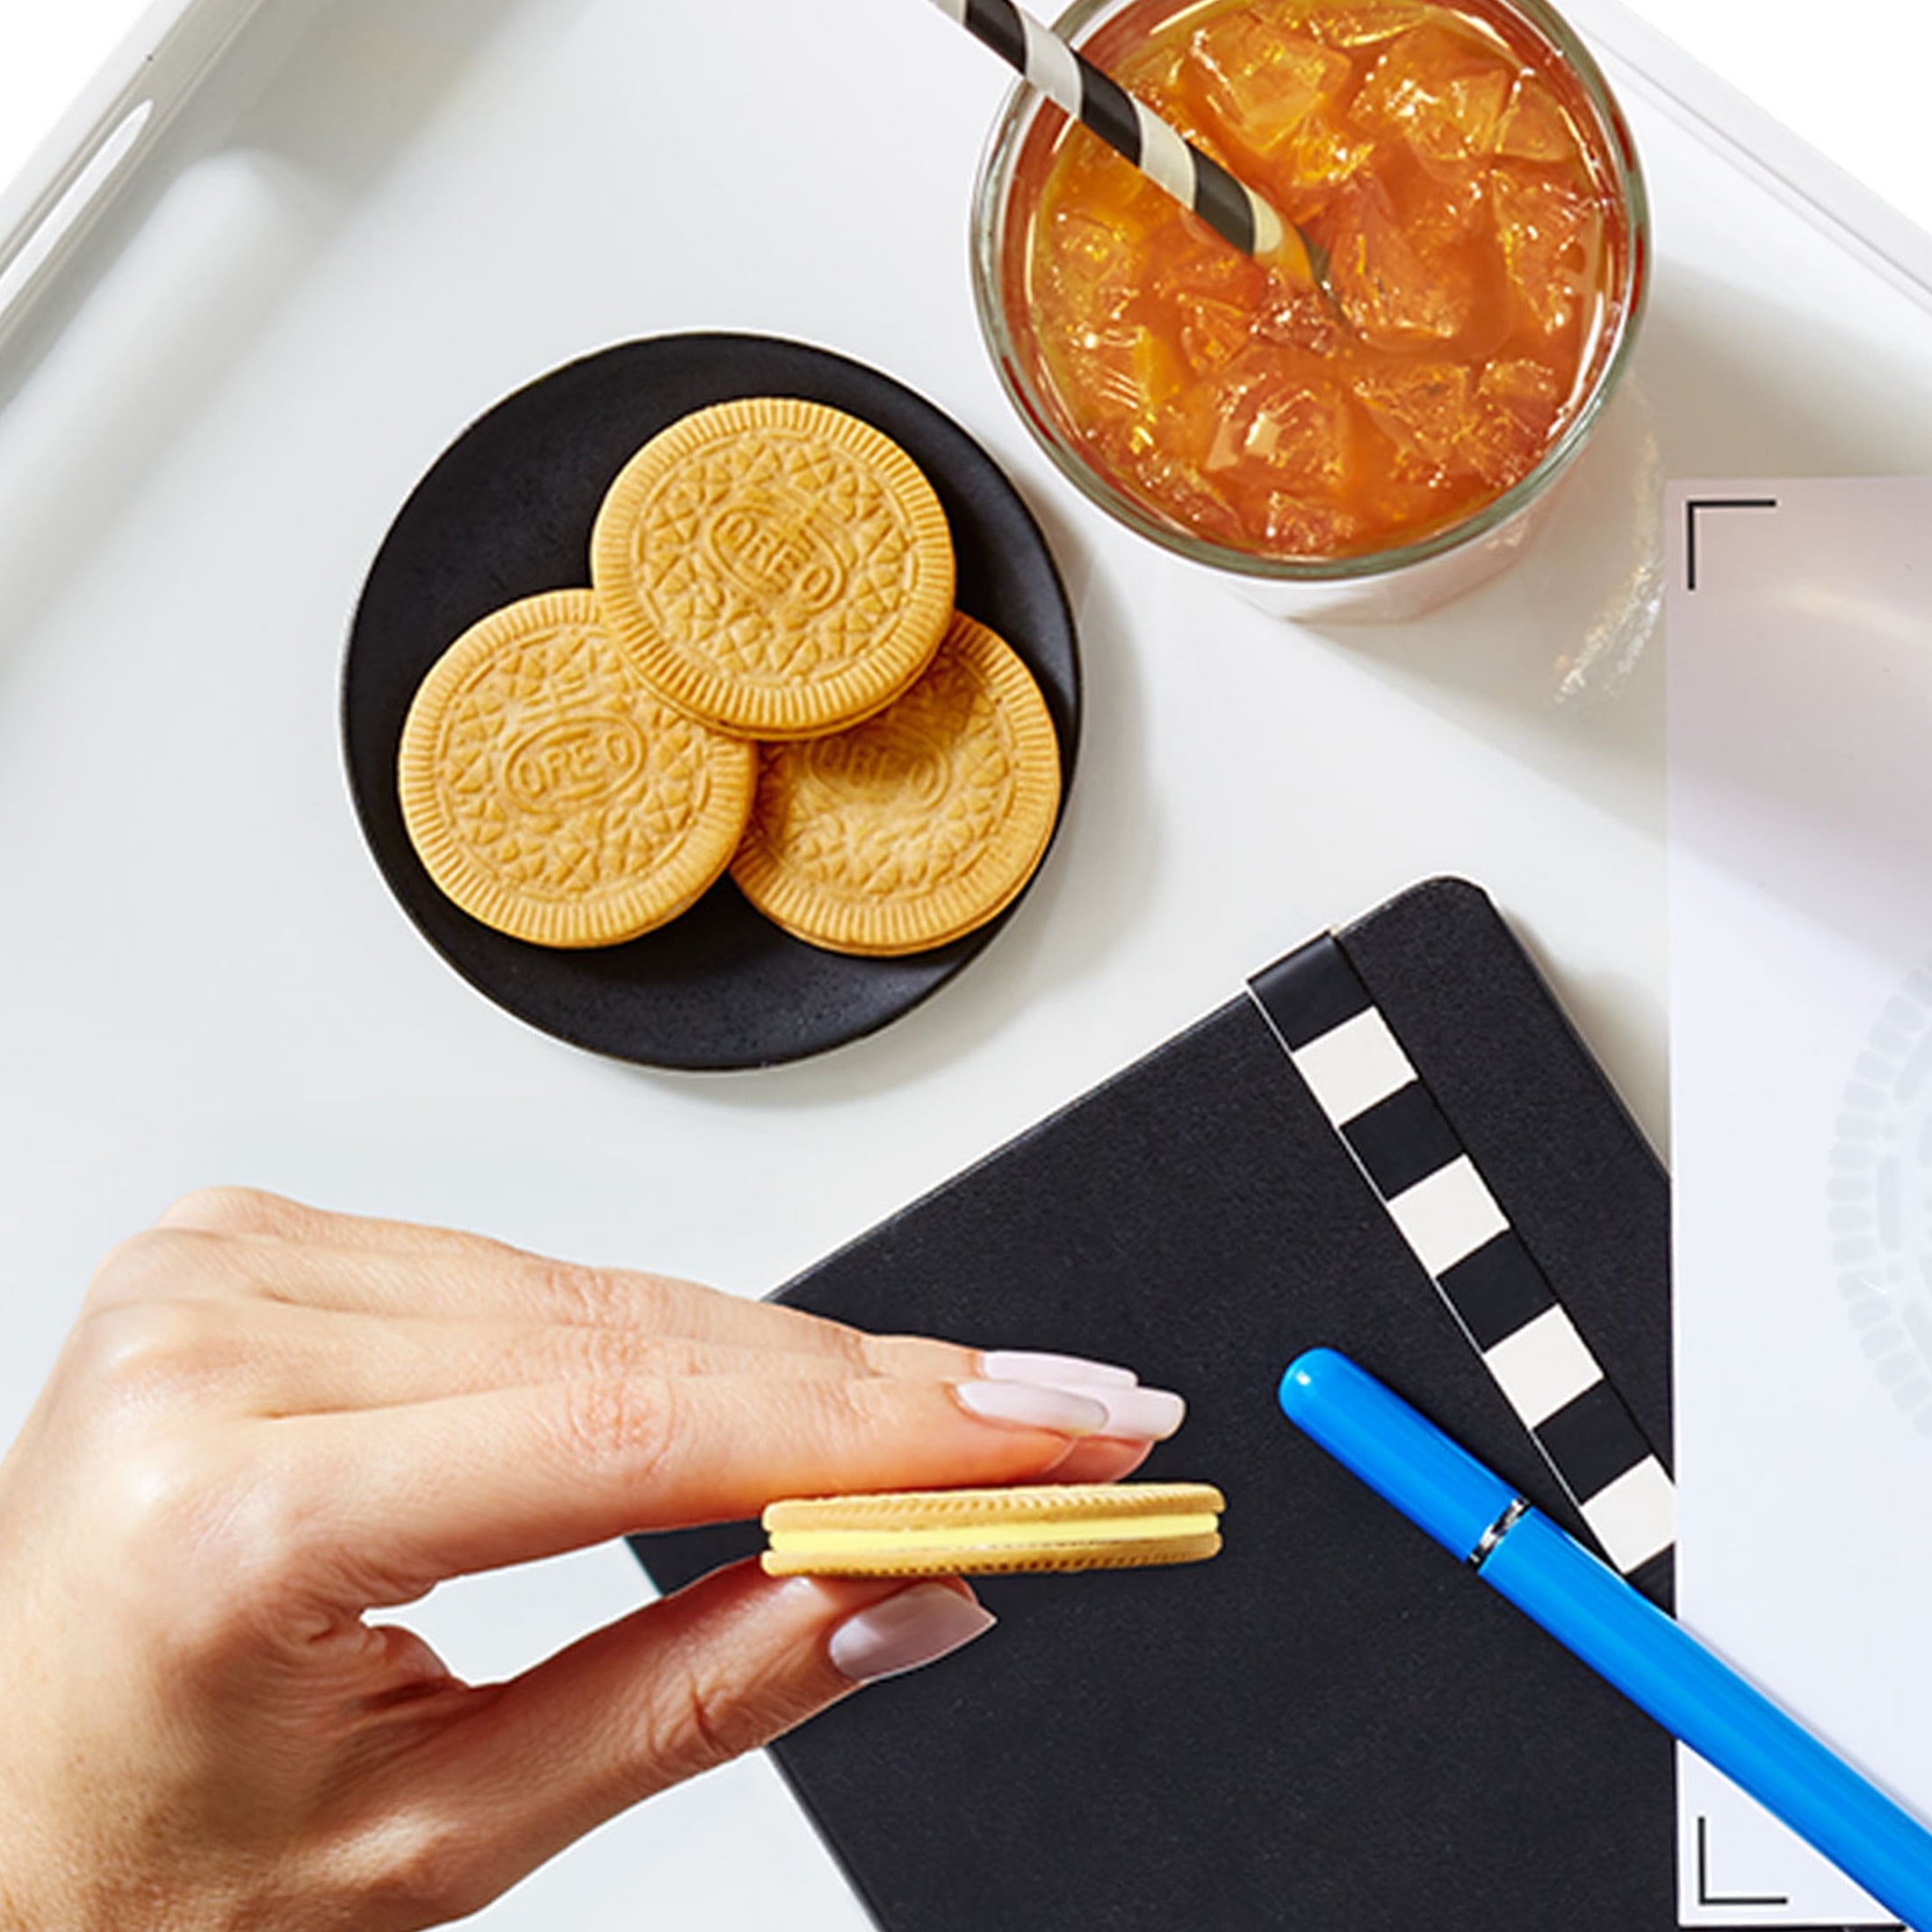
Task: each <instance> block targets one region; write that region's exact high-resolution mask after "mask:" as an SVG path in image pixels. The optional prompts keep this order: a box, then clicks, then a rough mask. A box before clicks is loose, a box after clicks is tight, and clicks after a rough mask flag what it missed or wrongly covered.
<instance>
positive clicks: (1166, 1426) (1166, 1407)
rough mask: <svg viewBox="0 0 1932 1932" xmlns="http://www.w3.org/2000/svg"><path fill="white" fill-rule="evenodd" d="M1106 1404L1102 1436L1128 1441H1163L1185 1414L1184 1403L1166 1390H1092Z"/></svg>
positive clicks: (1180, 1422)
mask: <svg viewBox="0 0 1932 1932" xmlns="http://www.w3.org/2000/svg"><path fill="white" fill-rule="evenodd" d="M1093 1393H1094V1394H1095V1395H1098V1396H1099V1398H1100V1400H1101V1401H1102V1402H1105V1403H1106V1404H1107V1426H1106V1427H1105V1428H1104V1429H1102V1430H1101V1431H1100V1433H1101V1434H1102V1435H1103V1436H1119V1437H1121V1438H1123V1439H1125V1440H1126V1441H1128V1442H1165V1441H1166V1439H1167V1438H1168V1437H1170V1436H1171V1435H1172V1434H1173V1432H1174V1431H1176V1430H1177V1429H1179V1427H1180V1425H1181V1424H1182V1422H1183V1421H1184V1420H1185V1419H1186V1415H1187V1404H1186V1402H1183V1401H1182V1400H1181V1398H1180V1397H1179V1395H1175V1394H1174V1392H1173V1391H1172V1390H1171V1389H1170V1388H1113V1387H1111V1386H1109V1387H1107V1388H1096V1389H1095V1390H1094V1391H1093Z"/></svg>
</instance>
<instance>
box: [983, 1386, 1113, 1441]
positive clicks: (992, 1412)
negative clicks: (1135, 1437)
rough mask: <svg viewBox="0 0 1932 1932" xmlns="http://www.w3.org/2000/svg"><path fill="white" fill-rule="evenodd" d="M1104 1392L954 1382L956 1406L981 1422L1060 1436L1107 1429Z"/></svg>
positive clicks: (1092, 1432)
mask: <svg viewBox="0 0 1932 1932" xmlns="http://www.w3.org/2000/svg"><path fill="white" fill-rule="evenodd" d="M1105 1392H1106V1391H1105V1390H1104V1388H1102V1387H1101V1386H1100V1385H1098V1384H1095V1385H1091V1386H1089V1387H1088V1388H1085V1389H1072V1388H1051V1387H1047V1386H1043V1385H1042V1384H1039V1383H1034V1382H955V1383H954V1385H953V1393H954V1394H955V1395H956V1396H958V1398H959V1405H960V1407H961V1408H962V1409H965V1410H966V1411H967V1412H968V1413H969V1414H970V1415H974V1416H977V1417H980V1419H981V1420H982V1421H984V1422H1004V1423H1011V1424H1013V1425H1014V1426H1015V1427H1017V1428H1020V1429H1051V1430H1053V1431H1056V1432H1057V1433H1058V1434H1060V1435H1063V1436H1097V1435H1099V1434H1100V1433H1101V1432H1102V1431H1104V1430H1105V1429H1106V1427H1107V1403H1106V1402H1103V1401H1101V1400H1100V1397H1101V1395H1103V1394H1104V1393H1105Z"/></svg>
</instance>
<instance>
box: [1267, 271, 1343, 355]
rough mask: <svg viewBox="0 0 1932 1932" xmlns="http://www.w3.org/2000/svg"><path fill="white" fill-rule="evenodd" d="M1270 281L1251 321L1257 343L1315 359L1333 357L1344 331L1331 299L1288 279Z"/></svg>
mask: <svg viewBox="0 0 1932 1932" xmlns="http://www.w3.org/2000/svg"><path fill="white" fill-rule="evenodd" d="M1269 280H1270V286H1269V290H1268V293H1267V296H1266V298H1265V300H1264V301H1262V302H1261V303H1260V304H1259V305H1258V306H1257V307H1256V309H1255V311H1254V314H1253V315H1252V317H1251V329H1252V332H1253V335H1254V337H1255V339H1256V341H1258V342H1279V343H1280V344H1281V345H1282V346H1283V347H1284V348H1288V349H1305V350H1308V353H1309V354H1310V355H1314V356H1329V355H1332V354H1333V353H1334V352H1335V350H1336V348H1337V343H1338V342H1339V340H1340V332H1339V331H1338V330H1337V328H1336V323H1335V312H1334V310H1333V309H1331V308H1330V306H1329V302H1328V298H1327V297H1326V296H1324V295H1323V294H1321V293H1320V292H1318V291H1317V290H1315V289H1311V288H1302V287H1301V286H1300V285H1298V284H1295V283H1292V282H1290V281H1289V280H1288V279H1287V278H1286V277H1285V276H1272V277H1271V278H1269Z"/></svg>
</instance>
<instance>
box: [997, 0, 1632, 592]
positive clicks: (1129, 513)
mask: <svg viewBox="0 0 1932 1932" xmlns="http://www.w3.org/2000/svg"><path fill="white" fill-rule="evenodd" d="M1135 4H1140V0H1072V4H1071V5H1070V6H1069V7H1067V8H1066V10H1065V11H1063V13H1061V14H1060V16H1059V17H1058V18H1056V20H1055V21H1054V23H1053V26H1054V31H1055V32H1056V33H1058V34H1060V35H1061V36H1063V38H1064V39H1067V40H1072V41H1074V42H1075V43H1076V44H1078V40H1079V38H1080V36H1081V33H1082V31H1083V30H1084V29H1085V28H1087V27H1089V26H1090V25H1093V24H1094V23H1095V22H1096V20H1097V18H1099V16H1101V15H1102V14H1107V13H1117V12H1119V11H1122V10H1123V9H1124V8H1126V7H1128V6H1131V5H1135ZM1187 4H1189V0H1176V5H1175V8H1174V11H1177V12H1178V11H1182V9H1183V8H1184V7H1185V6H1186V5H1187ZM1445 4H1453V0H1445ZM1489 4H1492V5H1496V6H1499V7H1502V8H1503V9H1504V10H1505V11H1508V12H1510V13H1512V14H1514V15H1515V16H1516V17H1517V18H1518V19H1520V20H1522V21H1523V22H1524V23H1525V25H1528V26H1530V27H1531V28H1532V29H1533V30H1534V31H1535V32H1537V33H1539V34H1540V35H1541V36H1542V38H1543V39H1544V40H1545V41H1546V42H1547V43H1548V45H1549V46H1550V47H1551V48H1552V49H1553V50H1554V52H1555V53H1556V54H1558V55H1559V56H1560V57H1561V59H1562V60H1563V61H1565V62H1566V63H1567V64H1568V66H1569V68H1571V69H1572V71H1573V72H1574V73H1575V76H1576V77H1577V79H1578V81H1579V82H1580V83H1582V89H1583V92H1584V94H1585V95H1586V97H1588V99H1589V101H1590V106H1591V108H1592V110H1593V111H1594V112H1595V113H1596V115H1597V119H1598V122H1599V124H1600V126H1601V130H1602V133H1603V134H1604V148H1605V152H1606V154H1607V156H1608V159H1609V162H1610V164H1611V170H1612V174H1613V177H1614V181H1615V185H1616V187H1617V188H1618V191H1619V192H1620V193H1621V195H1622V197H1623V201H1624V205H1625V208H1626V213H1627V216H1628V226H1629V234H1630V244H1629V251H1628V253H1629V259H1628V262H1627V263H1626V270H1625V275H1624V278H1623V281H1622V283H1621V284H1620V285H1619V286H1618V288H1617V289H1616V290H1615V291H1614V292H1613V293H1614V295H1615V296H1616V297H1617V298H1618V311H1617V319H1616V322H1615V332H1614V335H1612V338H1611V343H1610V347H1609V350H1608V353H1607V354H1606V355H1605V356H1604V360H1603V366H1602V367H1601V368H1600V369H1599V370H1598V371H1597V379H1596V380H1595V382H1594V383H1592V385H1591V386H1590V393H1588V394H1587V395H1586V396H1585V397H1584V398H1583V400H1582V403H1580V404H1579V405H1578V407H1577V408H1576V411H1575V415H1573V416H1572V417H1571V418H1570V420H1569V422H1568V423H1567V424H1566V425H1565V426H1564V428H1563V429H1562V431H1561V434H1560V435H1559V436H1556V437H1555V439H1554V441H1553V442H1552V443H1550V445H1549V447H1548V448H1547V449H1546V450H1545V451H1544V452H1543V453H1542V455H1541V456H1540V457H1539V458H1537V460H1536V462H1535V464H1534V465H1532V467H1531V468H1530V469H1529V470H1528V471H1526V472H1525V473H1524V474H1523V475H1522V476H1521V477H1519V478H1518V479H1517V480H1516V481H1515V482H1514V483H1512V484H1511V485H1510V487H1509V488H1508V489H1506V490H1504V491H1503V492H1502V493H1501V494H1498V495H1496V496H1493V497H1491V498H1490V499H1489V501H1487V502H1484V503H1482V504H1480V505H1479V506H1478V507H1477V508H1474V510H1472V511H1470V512H1469V514H1468V515H1467V516H1463V517H1460V518H1459V519H1458V520H1457V521H1456V522H1455V523H1450V524H1447V525H1445V527H1444V528H1442V529H1440V530H1431V531H1430V532H1429V534H1428V535H1427V536H1424V537H1417V538H1416V539H1415V540H1414V541H1412V542H1410V543H1407V544H1397V545H1396V546H1395V547H1394V548H1392V549H1388V550H1380V551H1367V552H1365V553H1363V554H1361V555H1359V556H1354V557H1261V556H1257V555H1255V554H1253V553H1252V552H1250V551H1238V550H1230V549H1229V548H1228V547H1227V546H1226V545H1225V544H1217V543H1215V542H1212V541H1211V540H1209V539H1208V538H1207V537H1197V536H1195V535H1193V533H1192V532H1190V531H1187V530H1182V529H1180V528H1179V527H1178V526H1176V525H1175V524H1172V523H1165V522H1163V521H1162V520H1161V519H1160V518H1159V517H1157V516H1156V515H1154V514H1153V513H1152V512H1151V511H1150V510H1148V509H1146V508H1144V507H1143V506H1142V505H1141V504H1140V503H1138V502H1136V501H1135V500H1134V499H1133V498H1132V497H1130V496H1128V494H1127V493H1126V492H1125V491H1124V490H1122V489H1121V488H1119V487H1116V486H1115V485H1114V483H1112V482H1111V481H1110V480H1109V479H1107V477H1105V476H1103V475H1102V474H1101V473H1100V472H1099V470H1098V469H1096V468H1094V467H1093V466H1092V465H1091V464H1089V463H1088V462H1087V461H1086V460H1085V458H1084V457H1083V456H1082V455H1081V454H1080V453H1079V452H1078V450H1077V449H1075V448H1074V447H1073V446H1072V444H1071V441H1070V440H1069V438H1068V437H1067V436H1066V435H1065V433H1064V432H1063V430H1062V429H1060V427H1059V425H1058V424H1057V423H1056V422H1055V421H1054V419H1053V415H1052V412H1051V410H1050V409H1049V407H1048V405H1047V403H1046V400H1045V398H1044V397H1042V396H1041V395H1038V394H1036V393H1034V389H1033V386H1032V384H1031V381H1030V377H1029V375H1028V372H1027V370H1026V369H1025V367H1024V366H1023V358H1022V357H1020V354H1019V351H1018V348H1017V345H1016V344H1015V342H1014V341H1013V333H1012V331H1011V329H1010V328H1008V326H1007V322H1006V309H1005V306H1004V304H1003V303H1002V302H1001V300H1000V268H1001V256H1002V255H1003V253H1004V243H1005V240H1006V204H1007V194H1008V191H1009V189H1010V187H1011V185H1012V178H1013V166H1014V163H1015V162H1016V161H1017V158H1018V156H1019V155H1020V149H1021V148H1022V147H1023V146H1024V144H1025V141H1026V139H1027V136H1028V135H1029V134H1030V133H1032V131H1033V127H1034V123H1035V121H1036V120H1037V119H1038V118H1039V116H1040V114H1041V112H1042V111H1043V110H1044V109H1045V108H1046V107H1047V106H1048V105H1049V103H1048V101H1047V100H1046V97H1044V96H1043V95H1042V94H1040V93H1038V92H1037V91H1035V90H1034V89H1033V88H1032V87H1030V86H1029V85H1027V83H1026V82H1024V81H1020V82H1016V83H1014V85H1013V87H1012V88H1011V89H1010V90H1008V92H1007V94H1006V98H1005V100H1004V101H1003V102H1002V103H1001V105H1000V109H999V114H998V119H996V120H995V122H994V123H993V128H992V132H991V134H990V135H989V137H988V139H987V142H986V147H985V149H984V153H983V155H982V156H981V159H980V164H979V172H978V175H977V178H976V180H975V182H974V184H973V199H972V249H971V270H972V284H973V305H974V308H975V310H976V311H977V315H978V320H979V329H980V335H981V336H982V338H983V339H984V342H985V343H986V346H987V349H988V350H989V351H990V352H991V357H992V363H993V367H994V370H995V371H996V372H997V374H998V378H999V382H1000V386H1001V387H1002V388H1003V389H1004V390H1005V391H1006V396H1007V400H1009V401H1010V402H1011V403H1012V404H1013V407H1014V408H1015V409H1016V410H1017V411H1018V413H1019V415H1020V420H1021V421H1022V422H1024V423H1025V424H1026V425H1027V429H1029V430H1030V431H1031V432H1032V434H1033V436H1034V440H1035V441H1036V442H1037V443H1039V444H1040V445H1041V447H1042V449H1043V450H1044V451H1046V453H1047V455H1048V456H1049V458H1051V460H1052V462H1053V464H1054V465H1055V467H1056V468H1057V469H1058V470H1059V471H1060V472H1061V473H1062V474H1063V476H1064V477H1066V479H1068V481H1070V482H1071V483H1072V484H1073V485H1074V487H1076V488H1077V489H1078V490H1079V492H1080V493H1081V494H1082V495H1083V496H1085V498H1086V499H1087V500H1088V501H1090V502H1092V503H1093V504H1094V505H1095V506H1097V507H1098V508H1100V509H1102V510H1104V511H1106V512H1107V515H1110V516H1112V517H1113V518H1114V520H1115V521H1116V522H1118V523H1124V524H1126V525H1127V526H1128V529H1130V530H1135V531H1136V532H1137V533H1138V534H1140V535H1141V536H1143V537H1147V538H1149V539H1150V541H1152V542H1154V543H1157V544H1161V545H1162V546H1163V547H1164V548H1165V549H1167V550H1171V551H1175V552H1176V553H1177V554H1179V555H1180V556H1182V557H1185V558H1186V559H1189V560H1190V561H1191V562H1193V563H1197V564H1204V565H1207V566H1209V567H1210V568H1212V569H1215V570H1221V571H1226V572H1229V573H1233V574H1236V575H1240V576H1246V577H1255V578H1262V579H1266V580H1272V581H1277V582H1288V583H1322V582H1350V581H1358V580H1364V579H1368V578H1373V577H1380V576H1387V575H1390V574H1392V573H1395V572H1398V571H1402V570H1406V569H1408V568H1409V567H1410V566H1414V565H1417V564H1421V563H1426V562H1428V561H1429V560H1430V559H1432V558H1436V557H1441V556H1444V555H1446V554H1447V553H1448V552H1449V551H1454V550H1460V549H1461V548H1462V547H1463V545H1465V544H1471V543H1474V542H1476V541H1477V540H1479V539H1480V538H1481V537H1486V536H1488V535H1489V534H1491V533H1492V532H1495V531H1496V530H1501V529H1502V528H1503V527H1504V526H1505V525H1507V524H1508V523H1510V522H1511V521H1513V520H1514V519H1515V518H1516V517H1517V515H1519V514H1520V513H1522V512H1523V511H1525V510H1527V509H1528V508H1530V507H1531V505H1532V504H1533V503H1534V502H1535V501H1537V499H1538V498H1539V497H1540V496H1541V495H1542V494H1543V493H1544V492H1545V491H1546V489H1548V488H1549V487H1550V486H1551V485H1552V484H1554V482H1555V481H1556V479H1557V478H1558V477H1559V476H1561V473H1562V472H1563V471H1564V470H1565V469H1567V468H1568V465H1569V464H1570V462H1571V460H1572V458H1575V455H1576V453H1577V452H1578V451H1579V450H1580V449H1581V448H1582V445H1583V443H1584V442H1585V440H1586V439H1587V438H1588V436H1589V435H1590V431H1591V430H1592V429H1594V428H1595V427H1596V424H1597V420H1598V419H1599V418H1600V417H1601V416H1602V415H1603V413H1604V409H1605V408H1606V407H1608V405H1609V403H1610V401H1611V398H1612V397H1613V396H1614V395H1615V393H1616V392H1617V390H1618V387H1619V386H1620V384H1621V381H1622V378H1623V374H1624V371H1625V370H1626V367H1627V366H1628V364H1629V361H1630V357H1631V354H1632V351H1633V349H1634V348H1635V345H1636V338H1637V331H1638V324H1639V322H1640V321H1641V319H1642V315H1643V311H1644V306H1645V303H1646V301H1647V298H1648V294H1649V286H1650V201H1649V196H1648V193H1647V191H1646V188H1645V185H1644V177H1643V167H1642V164H1641V162H1640V161H1639V159H1638V155H1637V146H1636V142H1635V141H1634V140H1633V138H1632V135H1631V133H1630V128H1629V125H1628V123H1627V122H1626V120H1625V119H1624V113H1623V109H1622V108H1621V107H1620V106H1619V105H1618V101H1617V97H1616V96H1615V95H1614V94H1613V93H1612V92H1611V87H1610V83H1609V82H1608V81H1607V80H1606V79H1605V78H1604V73H1603V70H1602V68H1599V67H1598V66H1597V61H1596V60H1595V58H1594V57H1593V56H1592V55H1591V54H1590V49H1589V48H1588V47H1585V46H1584V45H1583V43H1582V40H1580V39H1579V38H1578V37H1577V34H1576V32H1575V29H1574V28H1573V27H1571V25H1569V23H1568V21H1567V20H1565V19H1564V18H1562V16H1561V14H1559V13H1558V12H1557V11H1556V10H1555V9H1554V7H1552V6H1549V5H1547V4H1546V0H1489Z"/></svg>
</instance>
